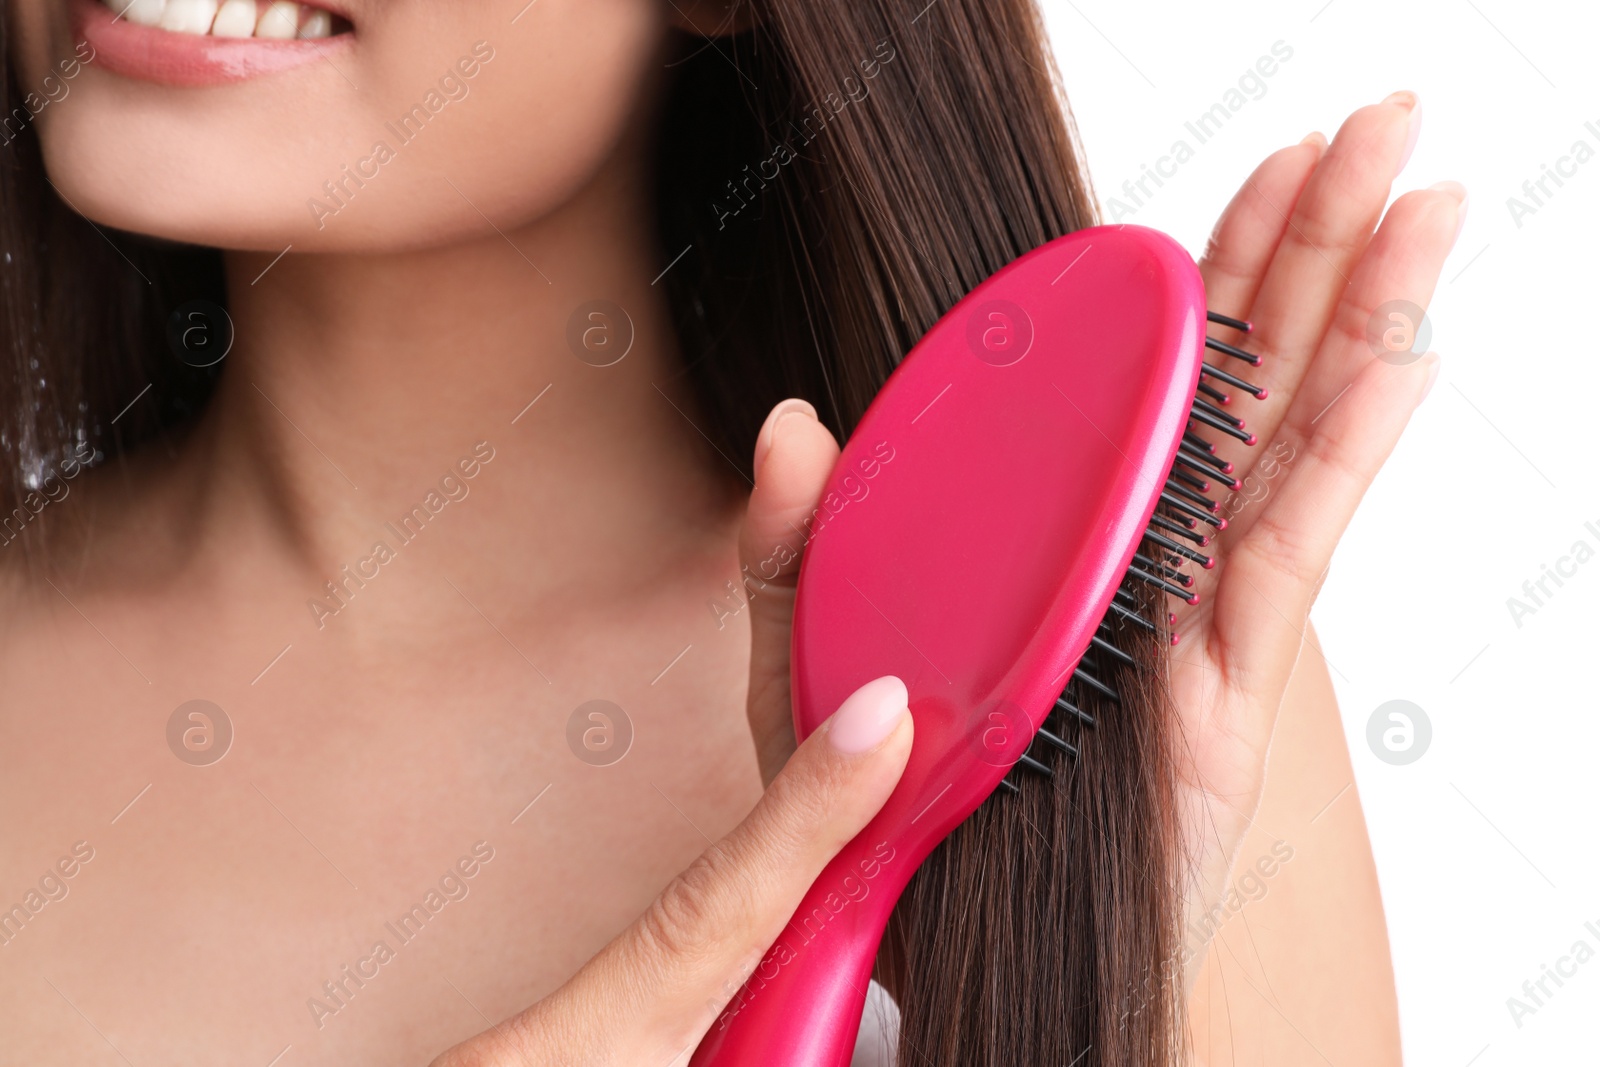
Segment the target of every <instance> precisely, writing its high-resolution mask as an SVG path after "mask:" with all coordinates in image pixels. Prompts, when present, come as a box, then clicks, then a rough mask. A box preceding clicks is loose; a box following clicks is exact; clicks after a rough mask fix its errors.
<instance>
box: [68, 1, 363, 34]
mask: <svg viewBox="0 0 1600 1067" xmlns="http://www.w3.org/2000/svg"><path fill="white" fill-rule="evenodd" d="M96 2H98V3H102V4H103V5H104V6H105V7H107V8H109V9H110V10H111V11H112V13H113V14H115V15H116V16H117V17H118V18H119V19H124V20H126V21H127V22H130V23H132V24H134V25H138V26H148V27H151V28H154V29H161V30H166V31H168V32H170V33H182V34H188V35H190V36H194V37H216V38H227V39H234V40H238V39H243V38H255V39H257V40H269V41H294V40H300V41H314V40H319V39H322V38H325V37H333V36H337V35H339V34H342V33H349V32H350V29H351V26H350V23H349V22H348V21H347V20H346V19H344V18H341V17H340V16H338V15H335V14H333V13H332V12H330V11H326V10H324V9H322V8H318V7H312V6H311V5H309V4H298V3H294V2H292V0H259V2H258V0H220V2H219V0H96Z"/></svg>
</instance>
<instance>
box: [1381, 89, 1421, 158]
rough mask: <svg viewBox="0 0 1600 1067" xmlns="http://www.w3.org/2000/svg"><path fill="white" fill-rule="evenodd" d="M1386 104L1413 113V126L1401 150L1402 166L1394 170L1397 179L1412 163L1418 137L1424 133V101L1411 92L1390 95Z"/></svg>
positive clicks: (1404, 91) (1408, 130)
mask: <svg viewBox="0 0 1600 1067" xmlns="http://www.w3.org/2000/svg"><path fill="white" fill-rule="evenodd" d="M1383 102H1384V103H1385V104H1394V105H1395V106H1397V107H1403V108H1405V109H1406V110H1407V111H1409V112H1411V124H1410V126H1409V127H1408V128H1407V129H1406V145H1405V147H1404V148H1402V149H1401V150H1400V165H1399V166H1398V167H1396V168H1395V169H1394V173H1395V176H1396V177H1399V175H1400V172H1401V171H1403V170H1405V169H1406V164H1407V163H1409V162H1411V153H1412V152H1413V151H1414V150H1415V149H1416V147H1417V136H1418V135H1419V134H1421V133H1422V100H1421V99H1420V98H1419V97H1418V96H1417V94H1416V93H1413V92H1411V91H1410V90H1408V89H1407V90H1402V91H1400V92H1398V93H1390V94H1389V95H1388V96H1386V97H1384V99H1383Z"/></svg>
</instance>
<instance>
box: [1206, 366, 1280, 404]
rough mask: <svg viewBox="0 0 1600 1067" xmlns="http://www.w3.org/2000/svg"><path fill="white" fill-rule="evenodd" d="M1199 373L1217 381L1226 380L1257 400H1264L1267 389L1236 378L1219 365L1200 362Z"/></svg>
mask: <svg viewBox="0 0 1600 1067" xmlns="http://www.w3.org/2000/svg"><path fill="white" fill-rule="evenodd" d="M1200 373H1201V374H1202V375H1204V376H1205V377H1208V378H1215V379H1216V380H1217V381H1219V382H1226V383H1227V384H1229V385H1231V386H1233V387H1234V388H1235V389H1240V390H1243V391H1244V392H1246V393H1249V394H1250V395H1251V396H1253V397H1255V398H1256V399H1257V400H1265V399H1266V398H1267V391H1266V390H1265V389H1263V388H1261V387H1260V386H1259V385H1251V384H1250V383H1249V382H1247V381H1245V380H1244V379H1243V378H1236V377H1234V376H1233V375H1232V374H1229V373H1228V372H1227V371H1225V370H1223V369H1222V368H1221V367H1213V366H1212V365H1211V364H1209V363H1202V364H1200Z"/></svg>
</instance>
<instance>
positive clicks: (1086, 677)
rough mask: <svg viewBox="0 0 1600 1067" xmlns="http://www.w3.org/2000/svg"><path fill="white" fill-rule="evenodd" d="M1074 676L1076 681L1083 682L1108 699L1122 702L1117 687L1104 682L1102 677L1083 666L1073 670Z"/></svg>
mask: <svg viewBox="0 0 1600 1067" xmlns="http://www.w3.org/2000/svg"><path fill="white" fill-rule="evenodd" d="M1072 677H1073V680H1074V681H1079V682H1082V683H1083V684H1084V685H1086V686H1088V687H1089V688H1090V689H1093V690H1095V691H1096V692H1098V693H1099V694H1100V695H1101V696H1103V697H1105V698H1106V699H1107V700H1112V701H1115V702H1116V703H1118V704H1120V703H1122V698H1121V697H1120V696H1118V695H1117V691H1116V690H1115V689H1113V688H1111V687H1110V686H1109V685H1107V684H1106V683H1104V682H1102V681H1101V680H1100V679H1098V678H1096V677H1095V676H1094V675H1092V674H1090V673H1089V672H1088V671H1086V670H1084V669H1083V668H1082V667H1079V668H1078V669H1077V670H1075V671H1073V672H1072Z"/></svg>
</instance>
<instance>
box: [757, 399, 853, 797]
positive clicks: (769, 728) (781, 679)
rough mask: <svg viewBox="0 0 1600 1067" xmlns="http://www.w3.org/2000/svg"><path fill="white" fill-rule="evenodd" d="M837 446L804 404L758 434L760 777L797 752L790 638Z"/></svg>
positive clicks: (777, 414) (793, 405) (772, 419)
mask: <svg viewBox="0 0 1600 1067" xmlns="http://www.w3.org/2000/svg"><path fill="white" fill-rule="evenodd" d="M838 459H839V445H838V442H836V441H835V440H834V439H833V435H832V434H831V433H829V432H828V429H827V427H825V426H823V425H822V423H820V422H818V421H817V412H816V409H815V408H813V407H812V406H811V405H810V404H808V403H806V402H805V401H804V400H785V401H784V402H783V403H781V404H779V405H778V406H777V407H775V408H773V409H772V412H771V414H769V415H768V416H767V421H766V422H765V423H763V424H762V426H761V432H760V434H758V435H757V437H756V453H755V473H756V487H755V490H754V491H753V492H752V493H751V494H750V503H749V506H748V507H747V508H746V510H745V518H744V526H743V527H742V528H741V530H740V531H739V564H740V578H741V580H742V582H743V586H744V588H743V593H744V595H745V596H746V597H747V598H748V600H749V604H750V689H749V694H750V695H749V704H748V711H749V715H750V733H751V735H752V737H753V738H754V739H755V744H756V758H757V760H758V761H759V763H760V767H761V780H762V781H763V782H770V781H771V780H772V776H773V775H775V774H777V773H778V768H779V767H782V766H783V761H784V760H786V759H788V758H789V753H791V752H793V751H794V720H793V718H792V717H791V715H790V712H789V639H790V632H791V628H792V623H793V620H794V597H795V586H796V583H797V581H798V580H799V575H800V553H801V551H802V550H803V549H804V547H805V542H806V538H808V537H809V536H810V529H809V526H808V524H809V522H810V520H811V517H812V514H813V513H814V512H815V511H816V509H817V499H818V498H819V497H820V496H821V495H822V487H823V486H824V485H825V484H826V483H827V480H828V474H829V473H830V472H831V471H832V470H833V465H834V464H835V463H836V462H838Z"/></svg>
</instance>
